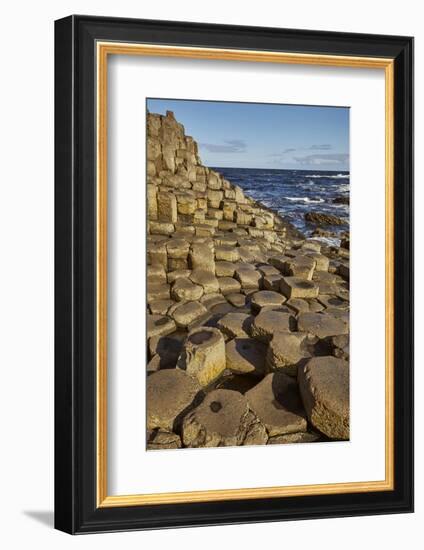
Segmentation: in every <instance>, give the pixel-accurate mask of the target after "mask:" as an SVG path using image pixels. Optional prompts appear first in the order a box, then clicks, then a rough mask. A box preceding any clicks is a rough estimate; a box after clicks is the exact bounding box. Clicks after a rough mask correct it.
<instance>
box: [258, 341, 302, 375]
mask: <svg viewBox="0 0 424 550" xmlns="http://www.w3.org/2000/svg"><path fill="white" fill-rule="evenodd" d="M305 340H307V334H306V333H304V332H290V333H289V332H275V333H274V335H273V338H272V340H271V341H270V343H269V346H268V350H267V356H266V363H267V366H268V368H269V370H273V371H281V372H285V373H286V374H289V375H290V376H296V374H297V366H298V364H299V363H300V362H301V361H303V360H304V359H305V358H308V357H310V356H311V355H310V353H309V351H308V350H307V348H306V345H304V344H305Z"/></svg>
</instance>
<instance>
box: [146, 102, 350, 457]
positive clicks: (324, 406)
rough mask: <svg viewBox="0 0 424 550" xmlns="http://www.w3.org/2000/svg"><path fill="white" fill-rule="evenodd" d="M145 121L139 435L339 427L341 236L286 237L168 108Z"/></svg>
mask: <svg viewBox="0 0 424 550" xmlns="http://www.w3.org/2000/svg"><path fill="white" fill-rule="evenodd" d="M147 129H148V132H147V201H148V236H147V264H148V265H147V308H148V312H147V340H148V352H147V353H148V365H147V374H148V379H147V412H148V422H147V427H148V435H147V443H148V447H149V448H151V449H161V448H178V447H181V446H183V447H184V446H185V447H192V446H217V445H219V446H221V445H252V444H258V445H259V444H261V445H262V444H274V443H296V442H311V441H317V440H322V439H348V437H349V374H348V372H349V367H348V359H349V249H348V242H347V245H346V242H345V241H346V239H345V241H344V242H343V243H342V244H343V246H341V247H333V248H331V247H329V246H325V245H324V244H323V243H322V241H317V240H315V239H306V240H305V239H304V238H302V237H300V238H299V236H296V235H294V232H293V230H292V229H291V228H290V226H289V225H288V224H287V222H285V220H284V219H282V218H280V217H279V216H278V215H277V214H276V213H273V212H271V211H269V210H267V209H266V208H265V207H263V206H261V205H260V204H259V203H257V202H255V201H254V200H252V199H251V198H249V197H247V196H245V194H244V193H243V191H242V189H241V188H240V187H238V186H236V185H233V184H232V183H231V182H229V181H227V180H226V179H225V178H223V177H222V175H221V174H219V173H218V172H216V171H214V170H212V169H210V168H208V167H206V166H204V165H202V163H201V161H200V158H199V155H198V148H197V144H196V142H195V141H194V139H193V138H191V137H189V136H186V135H185V132H184V127H183V126H182V125H181V124H179V123H178V122H177V121H176V120H175V118H174V115H173V114H172V113H171V112H167V114H166V116H162V115H158V114H150V113H149V114H148V117H147ZM286 229H287V231H286Z"/></svg>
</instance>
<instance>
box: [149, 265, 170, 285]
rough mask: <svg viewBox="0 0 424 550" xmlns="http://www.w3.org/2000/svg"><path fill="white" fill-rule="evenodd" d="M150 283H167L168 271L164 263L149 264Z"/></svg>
mask: <svg viewBox="0 0 424 550" xmlns="http://www.w3.org/2000/svg"><path fill="white" fill-rule="evenodd" d="M147 282H148V284H152V283H153V284H159V283H166V271H165V268H164V266H163V265H160V264H155V265H148V266H147Z"/></svg>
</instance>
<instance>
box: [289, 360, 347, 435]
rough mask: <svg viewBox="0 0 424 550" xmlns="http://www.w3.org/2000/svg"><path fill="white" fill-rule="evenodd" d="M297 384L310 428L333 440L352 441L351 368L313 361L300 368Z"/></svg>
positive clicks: (336, 363)
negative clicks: (350, 429)
mask: <svg viewBox="0 0 424 550" xmlns="http://www.w3.org/2000/svg"><path fill="white" fill-rule="evenodd" d="M298 381H299V388H300V393H301V396H302V400H303V404H304V407H305V410H306V413H307V415H308V419H309V421H310V422H311V424H312V425H313V426H314V427H315V428H317V429H318V430H319V431H320V432H322V433H323V434H325V435H326V436H327V437H329V438H331V439H344V440H346V439H349V364H348V363H347V361H343V359H337V358H336V357H332V356H328V357H314V358H312V359H310V360H309V361H308V362H307V363H306V365H305V366H303V367H300V368H299V372H298Z"/></svg>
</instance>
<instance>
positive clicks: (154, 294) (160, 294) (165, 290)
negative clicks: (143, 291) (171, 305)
mask: <svg viewBox="0 0 424 550" xmlns="http://www.w3.org/2000/svg"><path fill="white" fill-rule="evenodd" d="M169 288H170V287H169V285H168V284H164V283H149V284H148V285H147V303H150V302H153V301H154V300H169V298H170V293H169Z"/></svg>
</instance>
